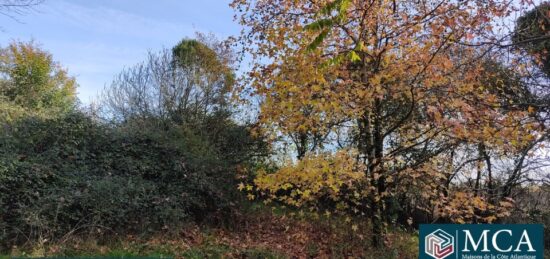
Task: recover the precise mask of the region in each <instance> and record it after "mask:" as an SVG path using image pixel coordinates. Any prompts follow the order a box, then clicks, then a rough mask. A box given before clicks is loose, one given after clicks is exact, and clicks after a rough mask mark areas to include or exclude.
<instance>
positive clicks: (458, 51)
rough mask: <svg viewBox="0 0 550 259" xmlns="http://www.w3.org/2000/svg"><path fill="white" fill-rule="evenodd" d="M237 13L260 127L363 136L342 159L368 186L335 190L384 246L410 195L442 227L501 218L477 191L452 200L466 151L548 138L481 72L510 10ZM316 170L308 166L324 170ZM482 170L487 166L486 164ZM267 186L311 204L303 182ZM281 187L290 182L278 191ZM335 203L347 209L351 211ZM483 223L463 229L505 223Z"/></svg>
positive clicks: (378, 6) (364, 8)
mask: <svg viewBox="0 0 550 259" xmlns="http://www.w3.org/2000/svg"><path fill="white" fill-rule="evenodd" d="M233 7H234V8H235V9H236V10H237V11H238V12H239V13H240V19H239V21H240V22H241V24H243V25H244V26H245V28H246V29H245V30H244V32H243V34H242V37H241V41H242V45H243V48H244V50H245V52H247V53H249V54H250V55H251V57H252V59H253V60H255V61H256V62H253V63H252V68H251V72H250V73H249V76H248V77H247V81H246V82H245V83H244V87H249V88H250V89H252V92H253V93H254V94H256V95H258V96H260V97H261V98H262V100H263V102H262V104H261V107H260V109H261V114H260V120H261V122H262V123H263V124H264V125H268V126H269V129H270V130H271V131H274V132H283V133H285V132H286V133H288V132H290V133H292V132H297V133H300V132H304V133H309V132H322V133H323V134H326V132H327V131H331V130H334V127H335V125H339V123H340V122H347V123H348V124H346V123H344V124H345V125H343V126H345V127H350V128H351V129H352V130H349V131H347V132H348V134H352V135H353V138H352V139H353V140H354V141H353V143H352V144H351V145H350V146H347V147H346V149H348V151H346V150H342V151H343V153H339V154H340V155H339V156H340V157H342V156H346V155H347V156H350V157H353V158H354V161H355V163H356V166H352V167H349V168H350V169H353V170H361V172H362V173H363V174H362V177H358V178H357V176H356V175H355V174H352V175H353V176H354V181H355V182H356V183H355V184H349V181H348V180H349V178H346V179H348V180H346V181H344V182H342V181H343V180H334V181H332V182H330V183H329V184H331V186H330V187H331V188H332V190H333V191H335V192H339V191H342V190H344V189H350V187H349V186H351V185H353V186H354V187H352V189H354V190H356V191H355V193H356V194H357V195H354V196H356V197H355V198H354V200H353V201H354V202H353V203H356V204H354V205H353V207H354V210H359V213H360V214H365V215H367V216H368V217H369V218H370V220H371V222H372V227H373V229H372V230H373V231H372V241H373V245H375V246H379V245H381V244H382V240H383V239H382V238H381V237H382V236H383V235H384V232H385V224H388V223H391V222H392V220H391V218H390V210H391V208H392V206H394V205H395V203H396V200H397V199H399V198H401V197H403V196H407V195H409V194H410V192H411V190H416V193H419V194H420V193H421V195H422V196H424V198H425V200H428V201H429V203H428V204H425V205H426V208H425V209H426V210H428V209H431V210H433V211H437V214H438V215H439V216H441V217H449V216H455V215H454V214H453V212H457V213H458V212H459V211H461V209H458V207H457V206H464V205H465V204H467V205H465V206H466V207H464V208H463V212H464V213H465V214H475V211H474V209H473V208H474V207H477V208H481V209H480V210H482V211H484V212H487V211H499V205H500V204H499V203H495V204H489V203H488V201H487V199H485V198H484V197H482V196H480V195H476V194H475V192H472V190H475V188H476V187H475V186H474V187H467V189H461V188H455V189H454V190H452V191H453V193H452V194H451V193H450V191H451V187H450V186H449V185H448V183H451V182H453V181H456V180H457V178H458V177H455V175H456V174H455V173H454V172H456V171H457V168H455V167H456V166H457V164H456V163H455V162H456V160H455V159H456V153H457V152H458V153H459V154H464V153H466V154H467V153H469V152H471V151H470V148H472V147H475V148H476V149H478V151H479V152H480V153H481V154H483V150H484V149H491V150H498V151H499V152H503V153H515V152H518V150H520V149H521V148H522V147H524V146H525V145H527V143H529V142H530V141H532V140H533V138H534V134H535V133H534V132H535V131H536V129H538V126H539V125H538V124H537V122H536V121H534V120H532V119H531V117H530V116H528V113H529V111H527V110H522V109H517V110H512V109H510V110H506V111H505V112H504V110H503V109H502V107H501V105H500V104H501V103H502V101H503V98H502V95H499V94H500V93H499V92H498V91H495V90H494V89H490V87H488V86H487V84H488V83H487V74H490V72H488V70H487V67H486V66H484V65H483V62H480V60H483V57H485V56H487V53H490V50H491V49H490V47H486V46H485V45H483V44H479V42H483V41H485V40H487V41H490V40H494V39H495V34H494V32H493V27H492V25H491V21H495V20H498V19H502V18H505V17H507V16H508V15H509V14H510V12H511V9H510V8H511V6H510V5H507V4H506V3H502V2H500V1H478V0H469V1H460V2H453V1H384V0H373V1H355V0H335V1H326V0H318V1H290V0H278V1H275V2H273V1H247V0H235V1H234V2H233ZM491 58H493V57H489V59H491ZM304 111H307V112H304ZM349 123H351V124H349ZM327 141H330V139H327ZM332 144H333V145H330V146H331V147H334V146H337V145H334V143H332ZM454 150H456V151H454ZM306 156H307V155H306ZM310 156H314V157H317V155H315V154H310ZM321 158H322V157H321ZM309 160H310V159H308V160H307V161H309ZM340 160H342V159H340ZM343 160H344V161H349V160H347V159H343ZM307 161H305V162H302V163H299V165H298V166H302V167H303V166H304V165H307V164H309V165H312V164H313V163H311V162H307ZM466 161H468V159H466ZM475 161H478V160H475ZM333 164H336V165H337V164H338V163H328V164H327V166H322V167H321V168H320V169H319V171H315V170H296V171H295V172H296V173H300V172H311V174H316V172H317V173H320V172H325V173H326V172H331V171H333V170H334V171H335V172H336V173H338V171H340V170H335V169H334V168H331V165H333ZM467 164H468V165H470V163H467ZM478 165H479V166H480V168H481V167H484V165H483V162H482V161H480V162H479V163H478ZM291 167H292V165H291ZM323 168H325V169H323ZM459 170H461V169H459ZM480 170H481V169H480ZM348 171H349V170H343V172H348ZM287 172H288V170H286V171H281V172H279V173H276V174H275V175H277V174H282V175H284V174H285V173H287ZM346 174H347V173H346ZM265 177H268V178H265V179H264V178H259V179H258V180H257V184H258V183H259V188H258V191H259V193H260V194H263V195H268V196H270V194H275V193H277V192H278V191H280V189H281V188H282V189H292V188H294V187H295V186H297V187H298V191H295V192H293V193H291V194H290V195H289V196H288V197H291V198H292V199H291V200H290V201H294V200H295V199H296V198H300V197H304V196H308V197H309V196H310V194H311V193H312V192H311V191H309V192H307V193H308V195H306V194H305V192H306V191H307V188H309V187H308V186H307V185H305V184H303V183H300V182H294V181H292V178H289V177H282V176H281V177H279V178H278V177H277V176H273V177H275V178H274V179H270V178H269V176H265ZM266 179H267V180H266ZM294 179H300V178H298V177H296V178H294ZM336 179H338V178H336ZM279 180H280V181H286V182H287V183H288V184H282V185H277V184H281V182H278V181H279ZM346 182H347V184H346V187H345V188H341V187H342V184H343V183H346ZM266 183H267V184H266ZM274 183H277V184H274ZM283 183H284V182H283ZM316 185H322V184H321V183H319V184H314V185H313V186H316ZM273 186H275V187H273ZM468 188H470V189H468ZM477 188H478V189H479V186H477ZM279 193H280V192H279ZM346 193H348V192H346ZM352 193H354V192H352ZM331 195H332V194H331ZM333 196H334V195H333ZM335 200H336V201H337V202H336V204H337V206H336V208H337V209H342V208H343V209H345V208H347V207H349V206H350V205H349V202H348V203H346V202H344V201H342V200H339V199H338V198H336V199H335ZM338 201H340V202H338ZM465 201H469V202H470V203H465ZM504 204H505V205H506V206H508V203H504ZM418 206H420V205H418ZM481 214H484V213H481ZM481 214H476V215H481ZM459 215H462V214H459ZM476 215H468V217H461V218H459V219H456V220H457V221H458V222H461V221H462V222H465V221H466V222H468V221H469V222H472V221H478V220H486V221H488V222H491V221H493V220H494V219H495V218H496V217H498V214H496V216H495V215H493V214H491V217H490V218H482V217H481V216H480V217H478V216H476ZM484 215H487V213H485V214H484ZM474 216H475V217H474Z"/></svg>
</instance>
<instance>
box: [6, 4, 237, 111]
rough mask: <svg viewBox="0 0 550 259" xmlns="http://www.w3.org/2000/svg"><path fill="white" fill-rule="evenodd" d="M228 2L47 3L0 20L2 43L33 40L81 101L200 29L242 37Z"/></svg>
mask: <svg viewBox="0 0 550 259" xmlns="http://www.w3.org/2000/svg"><path fill="white" fill-rule="evenodd" d="M229 2H230V0H198V1H197V0H93V1H90V0H45V2H44V3H43V4H42V5H40V6H38V7H36V10H34V11H31V12H28V13H27V14H26V15H24V16H19V17H18V19H19V22H18V21H15V20H13V19H11V18H8V17H4V16H0V28H1V31H0V45H1V46H6V45H7V44H9V42H10V41H12V40H22V41H29V40H31V39H32V40H34V41H36V42H37V43H39V44H40V45H41V46H42V47H43V48H44V49H46V50H48V51H49V52H50V53H52V54H53V56H54V59H55V60H57V61H59V62H60V63H61V64H62V65H63V66H64V67H65V68H67V69H68V70H69V73H70V74H71V75H73V76H75V77H76V78H77V81H78V83H79V85H80V87H79V89H78V96H79V98H80V99H81V101H82V102H83V103H89V102H90V100H91V98H94V97H96V96H97V94H98V93H99V92H100V91H101V89H103V87H104V86H105V85H106V84H109V83H110V81H111V80H112V78H113V76H115V75H116V74H117V73H118V72H120V71H121V70H122V69H123V68H124V67H127V66H131V65H133V64H136V63H138V62H140V61H142V60H143V59H144V58H145V56H146V53H147V51H148V50H160V49H161V48H163V47H172V46H173V45H175V44H176V43H177V42H178V41H180V40H181V39H182V38H185V37H193V35H194V33H195V32H196V31H200V32H212V33H214V34H216V35H217V36H218V37H220V38H225V37H227V36H230V35H237V34H238V33H239V30H240V27H239V25H238V24H237V23H236V22H234V21H233V14H234V13H233V10H232V9H231V8H230V7H229Z"/></svg>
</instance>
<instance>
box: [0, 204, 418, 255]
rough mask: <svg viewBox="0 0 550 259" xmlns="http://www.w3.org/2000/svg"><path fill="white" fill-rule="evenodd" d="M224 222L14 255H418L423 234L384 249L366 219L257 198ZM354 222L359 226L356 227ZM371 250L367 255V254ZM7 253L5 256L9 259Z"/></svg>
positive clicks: (391, 240)
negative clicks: (373, 241)
mask: <svg viewBox="0 0 550 259" xmlns="http://www.w3.org/2000/svg"><path fill="white" fill-rule="evenodd" d="M234 220H235V222H232V223H231V224H230V225H228V226H225V227H217V228H213V227H208V226H189V227H188V228H186V229H182V230H181V231H180V233H179V234H177V235H172V236H155V237H147V238H141V237H135V236H124V237H122V236H120V237H117V238H116V239H113V240H98V239H97V238H94V237H82V236H80V237H77V236H75V237H74V238H71V239H70V241H68V242H66V243H63V244H56V243H46V244H44V245H42V246H32V245H29V246H27V247H25V248H14V249H12V251H11V253H10V254H9V256H14V257H45V256H47V257H67V256H68V257H92V256H101V257H118V258H122V257H135V256H139V257H157V258H159V257H160V258H167V257H174V258H268V259H271V258H273V259H277V258H350V257H351V258H369V257H368V256H370V258H396V259H397V258H399V259H407V258H416V257H417V249H418V248H417V246H418V238H417V236H416V235H415V234H414V233H408V232H405V231H401V230H398V229H395V230H392V231H391V232H390V234H389V235H388V236H387V240H386V245H387V248H386V249H384V250H373V249H371V248H370V246H369V244H370V237H369V235H368V233H369V229H370V228H369V226H368V224H367V223H366V222H364V221H360V220H355V221H352V222H348V221H346V220H345V219H344V218H343V217H338V216H331V217H325V216H317V215H313V214H307V213H306V214H298V213H296V211H294V210H292V209H289V208H284V207H274V208H272V207H266V206H265V205H261V204H252V205H251V206H249V207H248V208H246V209H245V210H244V211H243V212H242V215H241V216H239V217H238V218H235V219H234ZM351 225H355V226H357V229H356V230H355V231H354V230H353V229H352V228H351ZM365 255H367V257H365ZM7 258H8V256H4V257H0V259H7Z"/></svg>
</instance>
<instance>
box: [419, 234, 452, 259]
mask: <svg viewBox="0 0 550 259" xmlns="http://www.w3.org/2000/svg"><path fill="white" fill-rule="evenodd" d="M424 243H425V252H426V254H428V255H429V256H431V257H433V258H435V259H443V258H445V257H447V256H449V255H451V254H452V253H453V252H454V243H455V238H454V237H453V236H451V235H449V233H447V232H445V231H443V230H441V229H438V230H436V231H434V232H432V233H430V234H429V235H427V236H426V238H425V241H424Z"/></svg>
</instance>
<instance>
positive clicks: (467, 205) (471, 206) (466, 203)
mask: <svg viewBox="0 0 550 259" xmlns="http://www.w3.org/2000/svg"><path fill="white" fill-rule="evenodd" d="M437 206H438V213H439V216H441V217H446V218H449V219H450V220H452V221H453V222H456V223H460V224H465V223H493V222H495V221H496V220H497V219H499V218H503V217H505V216H508V215H509V210H510V209H511V208H512V206H513V200H511V199H506V200H504V201H500V202H499V203H498V205H494V204H492V203H490V202H489V201H487V200H486V199H485V198H484V197H480V196H476V195H475V194H474V193H472V192H463V191H455V192H453V193H452V196H450V197H448V198H446V199H445V200H444V201H443V202H442V203H438V204H437Z"/></svg>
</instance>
